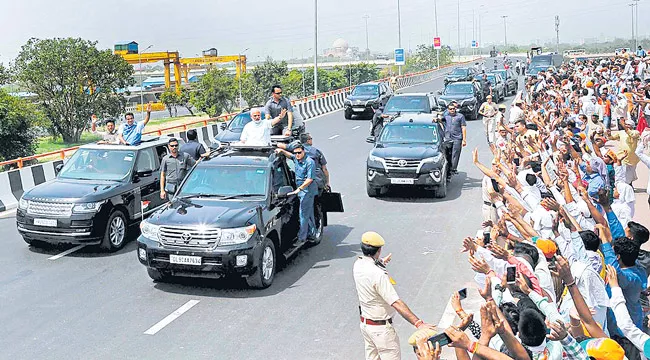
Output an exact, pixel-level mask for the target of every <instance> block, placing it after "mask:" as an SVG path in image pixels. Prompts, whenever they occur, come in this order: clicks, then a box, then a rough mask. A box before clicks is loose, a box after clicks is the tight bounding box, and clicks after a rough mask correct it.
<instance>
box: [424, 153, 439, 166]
mask: <svg viewBox="0 0 650 360" xmlns="http://www.w3.org/2000/svg"><path fill="white" fill-rule="evenodd" d="M442 155H443V154H442V153H441V152H439V153H438V154H436V155H435V156H432V157H428V158H424V159H422V163H423V164H425V163H437V162H438V161H440V160H442Z"/></svg>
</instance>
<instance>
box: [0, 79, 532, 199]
mask: <svg viewBox="0 0 650 360" xmlns="http://www.w3.org/2000/svg"><path fill="white" fill-rule="evenodd" d="M445 70H446V69H440V71H445ZM440 71H435V70H434V71H430V72H426V73H418V74H414V75H405V76H403V77H400V78H398V79H397V82H396V87H397V90H399V89H403V88H405V87H409V86H413V85H417V84H421V83H424V82H427V81H430V80H432V79H433V78H435V77H436V76H440ZM350 90H351V88H347V89H346V90H338V91H333V92H329V93H324V94H320V95H317V96H316V97H315V98H309V99H308V100H306V101H299V102H296V103H294V105H293V106H294V107H296V108H297V110H298V112H299V113H300V115H302V117H303V119H305V120H307V119H311V118H314V117H316V116H320V115H323V114H327V113H330V112H333V111H337V110H340V109H342V108H343V104H344V102H345V98H346V97H347V95H348V94H349V92H350ZM519 96H521V95H519ZM188 130H189V129H188ZM195 130H196V131H197V135H198V141H199V142H200V143H201V144H203V146H204V147H205V148H206V149H207V148H209V147H210V145H212V144H213V143H214V138H215V136H216V135H217V134H218V133H219V124H218V123H214V124H209V125H208V126H203V127H198V128H195ZM165 136H169V137H176V138H180V139H183V140H184V141H187V135H186V131H181V132H174V133H170V134H165ZM62 163H63V160H56V161H50V162H45V163H42V164H38V165H33V166H28V167H24V168H21V169H16V170H11V171H5V172H1V173H0V211H6V210H10V209H15V208H16V207H18V201H19V200H20V197H21V196H22V195H23V193H24V192H25V191H27V190H30V189H31V188H33V187H35V186H37V185H39V184H42V183H44V182H46V181H50V180H52V179H54V178H55V177H56V171H55V169H56V167H57V166H58V165H59V164H62Z"/></svg>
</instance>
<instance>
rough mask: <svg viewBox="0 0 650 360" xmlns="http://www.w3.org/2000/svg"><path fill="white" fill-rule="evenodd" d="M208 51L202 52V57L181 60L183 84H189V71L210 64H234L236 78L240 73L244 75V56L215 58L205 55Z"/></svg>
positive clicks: (214, 56)
mask: <svg viewBox="0 0 650 360" xmlns="http://www.w3.org/2000/svg"><path fill="white" fill-rule="evenodd" d="M211 50H212V49H211ZM208 51H210V50H206V51H204V52H203V56H202V57H195V58H182V59H181V64H182V67H183V78H184V79H185V82H189V79H188V76H189V73H190V69H196V68H199V67H200V66H201V65H212V64H219V63H229V62H234V63H235V74H236V76H237V77H239V76H240V75H241V74H242V73H243V74H245V73H246V55H223V56H217V55H209V54H206V53H207V52H208ZM215 52H216V51H215ZM174 71H175V70H174Z"/></svg>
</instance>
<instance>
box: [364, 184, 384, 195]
mask: <svg viewBox="0 0 650 360" xmlns="http://www.w3.org/2000/svg"><path fill="white" fill-rule="evenodd" d="M366 192H367V193H368V196H370V197H377V196H379V194H381V188H379V187H376V186H372V185H370V184H369V183H367V182H366Z"/></svg>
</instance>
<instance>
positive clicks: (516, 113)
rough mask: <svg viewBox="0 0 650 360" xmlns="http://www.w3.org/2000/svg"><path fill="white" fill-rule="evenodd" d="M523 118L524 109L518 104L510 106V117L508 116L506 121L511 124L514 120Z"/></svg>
mask: <svg viewBox="0 0 650 360" xmlns="http://www.w3.org/2000/svg"><path fill="white" fill-rule="evenodd" d="M523 118H524V111H523V110H522V109H521V108H520V107H519V106H513V107H511V108H510V117H509V118H508V123H509V124H510V125H513V124H514V123H515V121H517V120H519V119H523Z"/></svg>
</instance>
